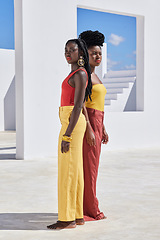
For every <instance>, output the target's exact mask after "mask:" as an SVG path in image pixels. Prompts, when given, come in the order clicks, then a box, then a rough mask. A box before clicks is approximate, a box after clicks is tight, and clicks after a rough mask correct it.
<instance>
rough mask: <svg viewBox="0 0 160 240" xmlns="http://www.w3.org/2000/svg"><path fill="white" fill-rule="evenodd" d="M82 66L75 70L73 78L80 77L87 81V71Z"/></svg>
mask: <svg viewBox="0 0 160 240" xmlns="http://www.w3.org/2000/svg"><path fill="white" fill-rule="evenodd" d="M84 70H85V69H84ZM84 70H83V68H81V69H80V70H79V71H77V72H76V73H75V74H74V79H75V80H77V79H81V80H83V81H85V82H86V81H87V73H86V70H85V71H84Z"/></svg>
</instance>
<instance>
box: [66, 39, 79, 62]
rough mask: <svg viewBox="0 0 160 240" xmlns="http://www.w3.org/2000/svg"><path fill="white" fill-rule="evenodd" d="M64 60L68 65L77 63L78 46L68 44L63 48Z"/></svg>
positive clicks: (72, 43)
mask: <svg viewBox="0 0 160 240" xmlns="http://www.w3.org/2000/svg"><path fill="white" fill-rule="evenodd" d="M65 58H66V60H67V62H68V63H69V64H73V63H77V61H78V59H79V52H78V45H77V44H76V43H74V42H69V43H67V45H66V46H65Z"/></svg>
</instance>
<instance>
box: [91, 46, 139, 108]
mask: <svg viewBox="0 0 160 240" xmlns="http://www.w3.org/2000/svg"><path fill="white" fill-rule="evenodd" d="M95 73H96V74H97V75H98V77H99V78H100V79H101V80H102V82H103V84H104V86H105V87H106V89H107V94H106V96H105V110H106V111H108V112H117V111H118V112H123V111H125V110H126V109H127V111H132V110H134V109H135V106H133V105H134V103H136V91H135V86H136V85H135V84H136V70H122V71H109V72H107V44H106V43H105V44H104V45H103V48H102V62H101V64H100V66H99V67H97V68H96V71H95Z"/></svg>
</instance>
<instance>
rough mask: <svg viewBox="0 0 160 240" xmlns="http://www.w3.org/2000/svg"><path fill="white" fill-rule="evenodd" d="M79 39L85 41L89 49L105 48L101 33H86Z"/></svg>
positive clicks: (89, 31)
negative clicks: (95, 47)
mask: <svg viewBox="0 0 160 240" xmlns="http://www.w3.org/2000/svg"><path fill="white" fill-rule="evenodd" d="M79 39H81V40H84V41H85V42H86V45H87V48H90V47H93V46H99V47H101V46H103V43H104V39H105V37H104V35H103V33H100V32H99V31H91V30H88V31H84V32H82V33H81V34H80V35H79Z"/></svg>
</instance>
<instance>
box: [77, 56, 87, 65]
mask: <svg viewBox="0 0 160 240" xmlns="http://www.w3.org/2000/svg"><path fill="white" fill-rule="evenodd" d="M77 64H78V66H79V67H83V66H84V64H85V61H84V59H83V57H82V56H80V58H79V60H78V62H77Z"/></svg>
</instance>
